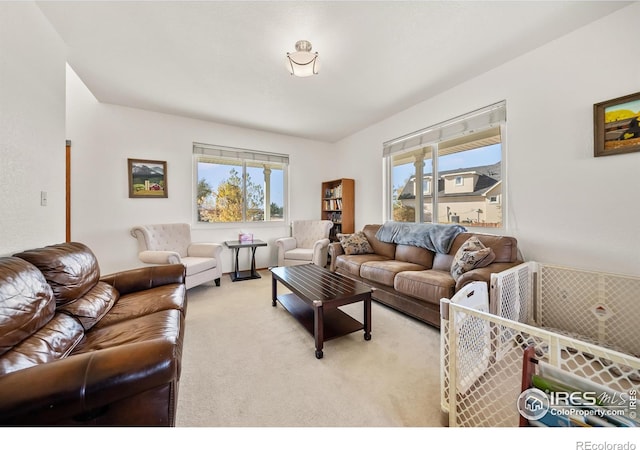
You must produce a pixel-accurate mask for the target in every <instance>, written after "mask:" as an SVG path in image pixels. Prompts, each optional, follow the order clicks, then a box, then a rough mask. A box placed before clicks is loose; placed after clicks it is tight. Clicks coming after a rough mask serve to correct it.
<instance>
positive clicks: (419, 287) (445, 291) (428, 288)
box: [393, 270, 456, 305]
mask: <svg viewBox="0 0 640 450" xmlns="http://www.w3.org/2000/svg"><path fill="white" fill-rule="evenodd" d="M455 285H456V283H455V281H454V280H453V277H452V276H451V274H450V273H449V272H445V271H442V270H421V271H411V272H402V273H399V274H398V275H396V278H395V280H394V283H393V287H394V288H395V290H396V291H398V292H400V293H402V294H405V295H409V296H411V297H415V298H419V299H421V300H423V301H425V302H429V303H433V304H436V305H437V304H439V303H440V299H442V298H451V297H452V296H453V294H454V292H455Z"/></svg>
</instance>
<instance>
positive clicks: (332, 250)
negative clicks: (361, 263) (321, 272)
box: [329, 242, 344, 272]
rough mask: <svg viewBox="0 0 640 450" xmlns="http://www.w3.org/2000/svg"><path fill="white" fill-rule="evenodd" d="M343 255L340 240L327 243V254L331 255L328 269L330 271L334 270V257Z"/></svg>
mask: <svg viewBox="0 0 640 450" xmlns="http://www.w3.org/2000/svg"><path fill="white" fill-rule="evenodd" d="M340 255H344V249H343V248H342V244H340V242H332V243H330V244H329V256H331V264H330V265H329V270H330V271H331V272H335V271H336V257H337V256H340Z"/></svg>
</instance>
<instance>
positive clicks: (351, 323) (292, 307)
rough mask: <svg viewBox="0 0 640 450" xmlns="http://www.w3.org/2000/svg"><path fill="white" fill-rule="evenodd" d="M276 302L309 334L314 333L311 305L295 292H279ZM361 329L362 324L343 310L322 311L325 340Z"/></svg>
mask: <svg viewBox="0 0 640 450" xmlns="http://www.w3.org/2000/svg"><path fill="white" fill-rule="evenodd" d="M278 302H280V304H281V305H282V306H283V307H284V309H286V310H287V311H288V312H289V314H291V315H292V316H293V317H295V318H296V320H297V321H298V322H300V323H301V324H302V326H303V327H305V328H306V329H307V331H308V332H309V333H310V334H311V336H313V335H314V324H313V314H314V311H313V308H312V307H310V306H309V305H307V304H306V303H305V302H304V301H303V300H302V299H301V298H300V297H298V296H297V295H295V294H280V295H278ZM363 329H364V325H363V324H362V323H361V322H359V321H358V320H356V319H354V318H353V317H351V316H350V315H349V314H347V313H345V312H344V311H341V310H339V309H331V310H328V311H326V312H325V313H324V340H325V341H329V340H331V339H334V338H337V337H340V336H344V335H347V334H349V333H353V332H355V331H358V330H363Z"/></svg>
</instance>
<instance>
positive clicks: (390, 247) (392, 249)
mask: <svg viewBox="0 0 640 450" xmlns="http://www.w3.org/2000/svg"><path fill="white" fill-rule="evenodd" d="M381 226H382V225H365V226H364V228H363V229H362V232H363V233H364V235H365V236H366V237H367V240H368V241H369V245H371V248H372V249H373V252H374V253H376V254H378V255H382V256H385V257H387V258H389V259H394V258H395V256H396V244H390V243H388V242H382V241H379V240H378V238H376V233H377V232H378V229H380V227H381Z"/></svg>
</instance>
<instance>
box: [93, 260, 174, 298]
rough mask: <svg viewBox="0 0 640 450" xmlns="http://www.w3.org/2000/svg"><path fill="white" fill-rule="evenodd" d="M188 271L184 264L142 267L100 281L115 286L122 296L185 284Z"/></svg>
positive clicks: (104, 277) (105, 277) (108, 276)
mask: <svg viewBox="0 0 640 450" xmlns="http://www.w3.org/2000/svg"><path fill="white" fill-rule="evenodd" d="M185 277H186V269H185V266H184V265H182V264H167V265H161V266H150V267H141V268H138V269H131V270H125V271H122V272H117V273H113V274H111V275H105V276H103V277H102V278H100V281H104V282H105V283H108V284H110V285H111V286H113V287H114V288H115V289H116V290H117V291H118V292H119V293H120V295H125V294H131V293H133V292H140V291H144V290H146V289H151V288H154V287H157V286H163V285H165V284H174V283H178V284H184V280H185Z"/></svg>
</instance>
